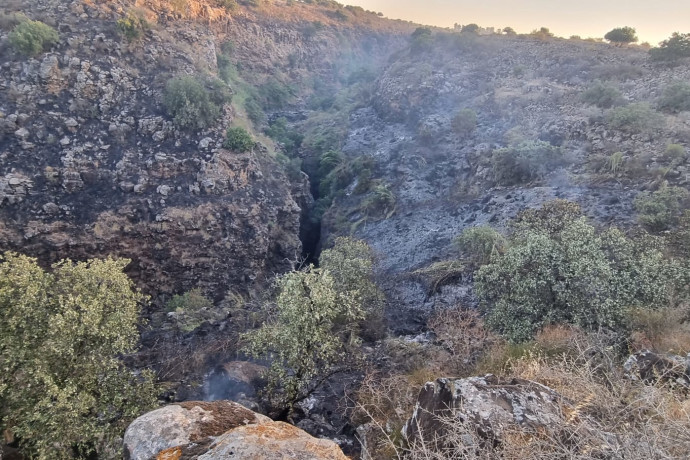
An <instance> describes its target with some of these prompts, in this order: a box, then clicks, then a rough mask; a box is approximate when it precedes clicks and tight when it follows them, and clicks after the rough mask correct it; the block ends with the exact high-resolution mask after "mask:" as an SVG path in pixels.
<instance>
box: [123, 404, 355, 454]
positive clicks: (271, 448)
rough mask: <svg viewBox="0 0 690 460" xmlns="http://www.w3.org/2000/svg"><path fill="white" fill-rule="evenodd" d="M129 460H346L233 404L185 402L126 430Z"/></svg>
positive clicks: (329, 446)
mask: <svg viewBox="0 0 690 460" xmlns="http://www.w3.org/2000/svg"><path fill="white" fill-rule="evenodd" d="M124 450H125V457H126V458H128V459H129V460H149V459H151V458H155V459H160V460H172V459H175V460H182V459H198V460H202V459H205V460H221V459H229V458H238V459H246V460H272V459H276V460H277V459H286V458H289V459H296V460H321V459H323V460H346V459H347V457H345V455H344V454H343V453H342V451H341V450H340V448H339V447H338V446H337V445H336V444H335V443H334V442H333V441H330V440H326V439H317V438H314V437H312V436H310V435H309V434H307V433H306V432H304V431H302V430H300V429H299V428H297V427H294V426H292V425H289V424H287V423H284V422H274V421H272V420H271V419H269V418H268V417H265V416H263V415H260V414H257V413H255V412H252V411H251V410H249V409H246V408H245V407H242V406H241V405H239V404H237V403H233V402H230V401H214V402H184V403H180V404H174V405H170V406H166V407H163V408H160V409H156V410H154V411H152V412H149V413H147V414H144V415H142V416H141V417H139V418H138V419H136V420H135V421H134V422H132V423H131V425H130V426H129V427H128V428H127V431H126V432H125V436H124Z"/></svg>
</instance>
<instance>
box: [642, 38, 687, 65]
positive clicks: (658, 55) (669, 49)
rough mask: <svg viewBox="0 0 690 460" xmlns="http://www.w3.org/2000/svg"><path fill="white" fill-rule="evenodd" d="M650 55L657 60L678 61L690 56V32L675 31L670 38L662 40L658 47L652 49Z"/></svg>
mask: <svg viewBox="0 0 690 460" xmlns="http://www.w3.org/2000/svg"><path fill="white" fill-rule="evenodd" d="M649 55H650V57H651V58H652V59H653V60H655V61H677V60H678V59H682V58H686V57H690V33H688V34H681V33H678V32H675V33H674V34H673V35H671V37H670V38H668V39H666V40H664V41H663V42H661V43H660V44H659V47H658V48H652V49H650V50H649Z"/></svg>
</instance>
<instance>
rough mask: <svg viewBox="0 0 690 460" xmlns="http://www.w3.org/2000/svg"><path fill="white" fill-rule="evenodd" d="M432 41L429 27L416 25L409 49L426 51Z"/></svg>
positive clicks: (414, 51)
mask: <svg viewBox="0 0 690 460" xmlns="http://www.w3.org/2000/svg"><path fill="white" fill-rule="evenodd" d="M433 41H434V39H433V36H432V33H431V29H430V28H428V27H417V28H416V29H415V31H414V32H412V38H411V41H410V49H411V50H412V52H413V53H421V52H423V51H427V50H429V49H430V48H431V45H432V44H433Z"/></svg>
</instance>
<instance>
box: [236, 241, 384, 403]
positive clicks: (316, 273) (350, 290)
mask: <svg viewBox="0 0 690 460" xmlns="http://www.w3.org/2000/svg"><path fill="white" fill-rule="evenodd" d="M320 260H321V265H322V267H320V268H314V267H308V268H307V269H305V270H302V271H295V272H291V273H288V274H286V275H284V276H282V277H280V278H278V280H277V288H278V295H277V298H276V300H275V303H271V304H267V305H266V306H265V311H266V314H267V318H268V319H267V321H266V322H265V323H264V325H263V326H262V327H261V328H260V329H258V330H256V331H252V332H250V333H247V334H245V336H244V338H245V340H246V342H247V346H246V351H247V352H248V353H249V354H250V355H252V356H254V357H257V358H264V359H265V358H270V359H272V361H273V362H272V365H271V367H270V369H269V371H268V375H267V377H268V390H269V394H270V395H271V396H272V398H273V401H274V403H277V404H280V405H281V406H283V407H287V408H288V409H291V408H292V406H293V405H294V404H295V403H296V402H298V401H299V400H301V399H303V398H305V397H307V396H308V395H309V394H311V393H312V392H313V391H314V390H315V389H316V388H318V386H319V385H320V383H321V382H322V381H323V380H324V379H325V378H327V377H328V376H330V375H333V374H334V373H336V372H338V371H341V370H344V368H343V367H342V365H345V366H347V365H349V364H351V363H352V361H353V359H355V358H356V356H357V354H358V353H357V347H358V345H359V343H360V338H359V330H360V325H361V322H362V321H363V320H364V319H365V318H366V317H367V315H369V314H371V313H372V312H374V309H378V308H379V306H380V302H381V295H380V293H379V291H378V289H377V288H376V286H375V285H374V284H373V283H372V281H371V270H372V263H373V259H372V258H371V250H370V249H369V248H368V247H367V246H366V245H365V244H364V243H361V242H357V241H355V240H351V239H339V240H337V241H336V245H335V246H334V247H333V248H332V249H329V250H326V251H324V252H323V254H322V256H321V259H320Z"/></svg>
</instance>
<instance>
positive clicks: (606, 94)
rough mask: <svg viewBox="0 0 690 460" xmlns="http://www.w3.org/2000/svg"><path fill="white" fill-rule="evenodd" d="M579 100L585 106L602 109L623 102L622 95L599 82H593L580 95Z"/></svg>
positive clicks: (608, 85)
mask: <svg viewBox="0 0 690 460" xmlns="http://www.w3.org/2000/svg"><path fill="white" fill-rule="evenodd" d="M581 99H582V102H584V103H585V104H590V105H596V106H597V107H599V108H602V109H609V108H611V107H613V106H614V105H619V104H621V103H622V102H623V95H622V94H621V92H620V91H619V90H618V88H616V87H615V86H613V85H610V84H608V83H604V82H602V81H601V80H595V81H594V83H593V84H592V85H591V86H590V87H589V88H587V89H586V90H585V91H584V92H583V93H582V96H581Z"/></svg>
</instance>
